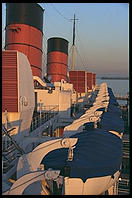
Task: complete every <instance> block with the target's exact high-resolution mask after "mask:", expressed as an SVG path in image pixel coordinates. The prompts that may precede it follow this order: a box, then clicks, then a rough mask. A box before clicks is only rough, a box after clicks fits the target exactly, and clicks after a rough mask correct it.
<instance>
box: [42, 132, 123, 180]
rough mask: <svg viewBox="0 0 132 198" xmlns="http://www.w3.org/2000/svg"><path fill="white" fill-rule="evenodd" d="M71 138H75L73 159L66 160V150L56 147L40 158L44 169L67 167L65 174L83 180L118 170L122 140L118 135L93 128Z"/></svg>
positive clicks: (110, 173)
mask: <svg viewBox="0 0 132 198" xmlns="http://www.w3.org/2000/svg"><path fill="white" fill-rule="evenodd" d="M71 137H74V138H75V137H77V138H78V141H77V143H76V145H75V146H76V147H75V148H74V152H73V153H74V156H73V160H72V161H67V159H68V158H67V157H68V149H65V148H64V149H57V150H54V151H51V152H50V153H48V154H47V155H46V156H45V158H44V159H43V163H44V165H45V169H48V168H53V169H59V170H62V169H63V168H64V167H69V170H70V171H69V175H68V176H69V177H71V178H81V179H82V180H83V181H84V182H85V181H86V179H88V178H93V177H102V176H108V175H113V174H114V173H115V172H116V171H118V170H119V169H120V165H121V161H122V140H121V139H120V138H119V137H118V136H116V135H114V134H112V133H110V132H108V131H105V130H102V129H94V130H91V131H84V132H81V133H78V134H75V135H73V136H71ZM61 174H62V172H61ZM62 175H63V174H62Z"/></svg>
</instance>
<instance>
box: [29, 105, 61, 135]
mask: <svg viewBox="0 0 132 198" xmlns="http://www.w3.org/2000/svg"><path fill="white" fill-rule="evenodd" d="M58 112H59V106H58V105H56V106H53V105H50V106H42V107H41V111H40V113H39V115H37V116H35V117H33V119H32V122H31V127H30V132H31V131H33V130H35V129H36V128H38V127H40V126H41V125H42V124H44V123H45V122H47V121H48V120H49V119H51V118H52V117H54V116H55V115H57V114H58Z"/></svg>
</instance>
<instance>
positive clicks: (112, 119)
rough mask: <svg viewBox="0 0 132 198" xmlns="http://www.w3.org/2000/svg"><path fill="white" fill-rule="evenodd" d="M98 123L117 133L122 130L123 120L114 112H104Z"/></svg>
mask: <svg viewBox="0 0 132 198" xmlns="http://www.w3.org/2000/svg"><path fill="white" fill-rule="evenodd" d="M99 123H100V124H101V128H103V129H105V130H108V131H110V130H113V131H117V132H119V133H123V132H124V121H123V119H122V118H121V117H120V116H118V115H117V114H115V113H114V112H104V113H103V114H102V116H101V121H100V122H99Z"/></svg>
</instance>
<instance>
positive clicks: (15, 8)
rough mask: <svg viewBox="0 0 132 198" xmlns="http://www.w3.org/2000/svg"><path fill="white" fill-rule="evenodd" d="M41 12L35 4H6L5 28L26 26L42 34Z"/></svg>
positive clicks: (41, 9) (39, 7) (42, 10)
mask: <svg viewBox="0 0 132 198" xmlns="http://www.w3.org/2000/svg"><path fill="white" fill-rule="evenodd" d="M43 12H44V9H43V8H41V6H39V5H38V4H37V3H6V26H7V25H10V24H17V23H18V24H26V25H30V26H33V27H35V28H37V29H39V30H40V31H41V32H42V33H43Z"/></svg>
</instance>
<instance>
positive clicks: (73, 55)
mask: <svg viewBox="0 0 132 198" xmlns="http://www.w3.org/2000/svg"><path fill="white" fill-rule="evenodd" d="M71 20H73V43H72V66H71V70H72V71H74V69H75V20H78V19H76V18H75V14H74V19H71Z"/></svg>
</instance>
